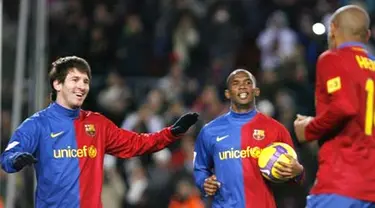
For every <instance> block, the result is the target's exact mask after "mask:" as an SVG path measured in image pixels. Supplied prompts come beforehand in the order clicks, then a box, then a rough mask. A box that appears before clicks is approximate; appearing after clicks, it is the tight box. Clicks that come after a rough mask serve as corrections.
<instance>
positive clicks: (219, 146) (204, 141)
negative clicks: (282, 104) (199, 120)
mask: <svg viewBox="0 0 375 208" xmlns="http://www.w3.org/2000/svg"><path fill="white" fill-rule="evenodd" d="M259 93H260V91H259V89H258V88H257V87H256V81H255V78H254V76H253V75H252V74H251V73H250V72H248V71H246V70H244V69H237V70H235V71H233V72H232V73H231V74H230V75H229V76H228V78H227V89H226V90H225V96H226V98H227V99H229V100H230V101H231V108H230V111H229V112H228V113H226V114H224V115H222V116H220V117H218V118H216V119H214V120H213V121H211V122H209V123H208V124H206V125H205V126H204V127H203V128H202V129H201V131H200V133H199V135H198V139H197V141H196V144H195V150H194V176H195V181H196V185H197V186H198V188H199V189H200V190H201V192H202V193H203V194H204V195H206V196H213V204H212V207H214V208H216V207H225V208H245V207H247V208H275V207H276V204H275V200H274V197H273V194H272V191H271V190H270V187H269V186H268V185H267V183H266V182H265V179H263V176H262V174H261V172H260V170H259V167H258V157H259V154H260V152H261V150H262V148H264V147H266V146H267V145H269V144H271V143H273V142H284V143H287V144H289V145H291V146H293V144H292V139H291V137H290V134H289V132H288V131H287V129H286V128H285V127H284V126H283V125H282V124H280V123H279V122H277V121H276V120H274V119H272V118H270V117H268V116H266V115H264V114H262V113H260V112H258V111H257V110H256V108H255V97H256V96H258V95H259ZM288 157H289V158H290V159H291V164H286V163H279V165H280V168H279V169H278V173H279V174H280V175H282V176H283V177H285V178H288V179H291V180H300V179H301V178H302V177H300V176H302V175H303V174H302V173H303V167H302V165H300V164H299V162H298V161H297V160H295V159H294V158H292V157H290V156H288ZM276 167H277V166H276Z"/></svg>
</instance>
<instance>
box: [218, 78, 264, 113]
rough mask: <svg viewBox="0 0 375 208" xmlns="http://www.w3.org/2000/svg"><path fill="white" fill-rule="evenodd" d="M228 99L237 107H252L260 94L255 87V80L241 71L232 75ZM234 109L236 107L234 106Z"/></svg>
mask: <svg viewBox="0 0 375 208" xmlns="http://www.w3.org/2000/svg"><path fill="white" fill-rule="evenodd" d="M225 94H226V97H227V98H228V99H230V100H231V101H232V104H234V105H235V106H237V107H240V106H242V107H245V108H250V107H252V104H253V101H254V96H255V95H258V94H259V89H258V88H256V87H255V80H253V78H252V76H251V75H250V73H248V72H244V71H239V72H237V73H235V74H233V75H232V77H231V78H230V79H229V82H228V89H227V90H226V92H225ZM232 107H234V106H232Z"/></svg>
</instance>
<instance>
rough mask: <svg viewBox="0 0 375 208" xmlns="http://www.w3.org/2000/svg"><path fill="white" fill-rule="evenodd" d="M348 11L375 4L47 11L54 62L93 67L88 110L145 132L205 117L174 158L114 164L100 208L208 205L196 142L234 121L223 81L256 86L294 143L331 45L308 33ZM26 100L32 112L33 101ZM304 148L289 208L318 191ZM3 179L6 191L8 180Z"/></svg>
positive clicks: (204, 1) (6, 131)
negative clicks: (231, 78)
mask: <svg viewBox="0 0 375 208" xmlns="http://www.w3.org/2000/svg"><path fill="white" fill-rule="evenodd" d="M9 2H13V3H9ZM17 2H18V1H8V3H7V1H5V16H4V31H3V33H4V34H3V39H4V45H3V47H4V49H3V50H4V51H6V52H5V53H4V59H3V60H4V63H3V64H4V65H3V67H4V69H6V70H5V72H4V75H3V76H4V77H5V78H6V79H4V82H3V85H4V86H3V92H2V95H3V108H2V112H1V113H2V124H1V125H2V128H1V129H2V132H1V134H2V138H3V141H2V150H4V146H5V145H6V143H7V139H8V138H9V137H10V135H11V133H12V132H11V131H10V129H11V128H10V127H11V126H10V124H11V116H10V115H11V107H12V82H13V77H14V74H13V72H12V71H11V70H8V68H14V66H13V65H12V64H14V54H15V53H14V52H15V42H16V41H15V40H14V37H15V36H16V28H17V13H18V3H17ZM349 3H355V4H359V5H361V6H363V7H365V8H366V9H367V10H368V11H369V12H370V13H371V14H373V12H374V9H375V1H371V0H367V1H365V0H362V1H358V0H357V1H349V0H106V1H99V0H49V1H48V8H49V11H48V19H49V24H48V44H47V45H48V60H49V63H51V62H52V61H54V60H56V59H57V58H58V57H61V56H66V55H77V56H81V57H83V58H85V59H87V60H88V62H89V63H90V65H91V69H92V74H93V79H92V82H91V91H90V94H89V96H88V98H87V101H86V103H85V105H84V108H85V109H88V110H92V111H98V112H101V113H102V114H104V115H106V116H107V117H109V118H110V119H111V120H113V121H114V122H115V123H116V124H117V125H118V126H120V127H122V128H125V129H129V130H133V131H137V132H154V131H158V130H160V129H162V128H163V127H165V126H168V125H171V124H173V122H175V121H176V118H178V117H179V116H180V115H181V114H183V113H185V112H188V111H197V112H199V113H200V123H199V124H198V125H196V126H195V127H194V128H193V129H191V130H190V131H189V133H188V134H187V135H186V136H184V137H183V138H182V139H181V140H180V141H179V142H177V143H175V144H173V145H171V146H170V147H169V148H167V149H164V150H162V151H160V152H157V153H154V154H151V155H145V156H142V157H137V158H132V159H127V160H122V159H117V158H114V157H111V156H109V155H108V156H106V158H105V162H104V164H105V172H106V174H105V176H106V177H105V184H104V186H103V196H102V197H103V202H104V207H131V208H133V207H134V208H141V207H169V208H175V207H187V208H200V207H204V206H206V205H209V203H210V202H209V200H207V199H204V198H202V197H201V195H200V193H199V192H198V190H197V189H196V187H195V186H194V183H193V176H192V171H193V166H192V160H193V149H194V142H195V138H196V135H197V133H198V132H199V130H200V128H201V127H202V126H203V125H204V124H205V123H207V122H209V121H210V120H212V119H214V118H215V117H217V116H219V115H221V114H223V113H225V112H226V111H228V108H229V103H228V101H227V100H225V98H224V89H225V79H226V77H227V76H228V75H229V73H230V72H231V71H232V70H234V69H236V68H244V69H247V70H249V71H250V72H251V73H253V74H254V75H255V76H256V78H257V81H258V83H257V84H258V87H260V89H261V96H260V97H259V98H258V99H257V107H258V110H259V111H261V112H263V113H265V114H267V115H269V116H272V117H274V118H276V119H277V120H279V121H280V122H281V123H283V124H284V125H285V126H286V127H287V128H288V129H289V130H290V133H291V134H292V136H293V137H294V132H293V130H292V125H293V120H294V118H295V115H296V113H301V114H306V115H313V114H314V80H315V63H316V60H317V58H318V56H319V54H320V53H321V52H322V51H324V50H325V49H326V35H327V34H323V35H317V34H315V33H314V32H313V30H312V26H313V24H314V23H316V22H321V23H323V24H324V25H326V27H328V21H329V17H330V15H331V14H332V12H333V11H334V10H335V9H336V8H338V7H339V6H342V5H345V4H349ZM372 24H374V21H372ZM374 26H375V25H372V26H371V29H372V31H373V32H372V35H373V37H372V38H374V37H375V27H374ZM374 40H375V39H371V41H370V43H371V44H374V43H375V42H374ZM374 46H375V45H370V48H373V47H374ZM25 92H27V89H25ZM47 99H48V98H47V97H46V100H47ZM24 100H25V106H27V100H28V99H27V95H25V99H24ZM47 102H48V101H46V104H47ZM26 109H27V108H26ZM26 116H28V113H27V112H24V117H26ZM296 147H297V151H298V154H299V156H300V160H301V162H302V164H304V165H305V168H306V182H305V184H304V185H303V186H292V188H287V189H286V188H285V185H282V184H281V185H274V187H273V189H274V190H275V195H276V199H277V203H278V206H279V207H281V208H283V207H285V208H300V207H304V201H305V197H306V194H307V193H308V190H309V189H310V187H311V186H312V184H313V182H314V176H315V172H316V168H317V164H316V159H315V156H316V148H315V147H313V146H308V145H298V144H297V143H296ZM0 180H2V182H3V183H2V184H4V180H5V177H4V173H2V172H0ZM4 187H5V186H3V185H2V186H1V189H0V193H2V194H3V196H4V190H3V189H4ZM18 197H22V195H19V196H18Z"/></svg>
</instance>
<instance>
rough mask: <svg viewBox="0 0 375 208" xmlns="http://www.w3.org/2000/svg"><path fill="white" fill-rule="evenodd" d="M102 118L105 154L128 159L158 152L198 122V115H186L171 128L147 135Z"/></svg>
mask: <svg viewBox="0 0 375 208" xmlns="http://www.w3.org/2000/svg"><path fill="white" fill-rule="evenodd" d="M102 118H103V122H104V123H105V125H106V138H105V140H106V144H105V146H106V148H105V151H106V153H109V154H112V155H115V156H117V157H121V158H130V157H133V156H138V155H142V154H145V153H152V152H156V151H159V150H161V149H163V148H165V147H166V146H168V145H169V144H171V143H172V142H174V141H176V139H177V138H179V137H180V136H182V135H183V134H184V133H185V132H186V131H187V130H188V129H189V128H190V127H191V126H192V125H194V124H195V123H196V122H197V121H198V114H197V113H187V114H185V115H183V116H181V117H180V118H179V119H178V120H177V121H176V123H175V124H173V125H172V126H170V127H166V128H164V129H162V130H161V131H159V132H154V133H147V134H146V133H137V132H133V131H129V130H125V129H121V128H119V127H117V126H116V125H115V124H114V123H113V122H112V121H110V120H108V119H107V118H105V117H102Z"/></svg>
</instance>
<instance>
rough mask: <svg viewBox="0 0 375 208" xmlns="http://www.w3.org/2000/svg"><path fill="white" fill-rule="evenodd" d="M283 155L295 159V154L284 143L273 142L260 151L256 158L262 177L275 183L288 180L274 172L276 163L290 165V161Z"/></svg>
mask: <svg viewBox="0 0 375 208" xmlns="http://www.w3.org/2000/svg"><path fill="white" fill-rule="evenodd" d="M285 154H289V155H290V156H292V157H293V158H294V159H297V153H296V152H295V151H294V149H293V148H292V147H291V146H290V145H288V144H286V143H282V142H274V143H272V144H270V145H268V146H267V147H265V148H264V149H263V150H262V152H261V153H260V155H259V158H258V166H259V168H260V172H261V173H262V175H263V177H265V178H266V179H267V180H269V181H272V182H275V183H281V182H284V181H286V180H288V179H285V178H283V177H282V176H280V175H279V174H277V173H276V172H275V166H277V165H278V164H277V162H278V161H281V162H284V163H291V161H290V159H289V158H287V157H286V156H285Z"/></svg>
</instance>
